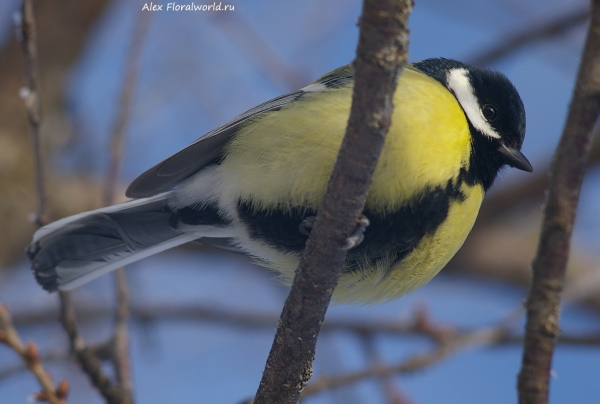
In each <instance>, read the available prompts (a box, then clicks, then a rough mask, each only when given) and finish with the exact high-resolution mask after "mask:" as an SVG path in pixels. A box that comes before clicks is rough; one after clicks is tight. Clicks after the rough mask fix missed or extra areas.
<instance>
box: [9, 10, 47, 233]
mask: <svg viewBox="0 0 600 404" xmlns="http://www.w3.org/2000/svg"><path fill="white" fill-rule="evenodd" d="M31 1H32V0H23V4H22V6H21V14H20V16H19V17H18V18H17V19H16V24H17V35H18V39H19V41H20V42H21V47H22V49H23V55H24V58H25V79H26V86H25V87H23V88H22V89H21V91H20V96H21V98H22V99H23V101H24V102H25V109H26V111H27V118H28V121H29V127H30V130H31V143H32V147H33V159H34V164H35V183H36V189H37V193H36V194H37V208H36V212H35V216H34V218H33V221H34V222H35V223H36V224H37V225H38V226H43V225H44V224H45V223H46V222H47V217H46V194H47V193H46V180H45V175H44V160H43V158H42V152H41V145H40V143H41V142H40V122H41V118H42V103H41V95H40V73H39V61H38V52H37V31H36V26H35V16H34V14H33V4H32V3H31Z"/></svg>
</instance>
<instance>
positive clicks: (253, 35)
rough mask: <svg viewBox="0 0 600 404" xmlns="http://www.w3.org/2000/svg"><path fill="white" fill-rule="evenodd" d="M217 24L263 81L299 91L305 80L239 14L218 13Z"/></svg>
mask: <svg viewBox="0 0 600 404" xmlns="http://www.w3.org/2000/svg"><path fill="white" fill-rule="evenodd" d="M214 20H215V22H216V23H217V24H218V25H219V27H220V28H221V29H222V31H223V32H224V33H225V34H227V36H229V38H230V39H231V41H232V42H233V43H234V44H235V45H237V47H238V49H239V50H240V51H241V52H243V53H245V54H246V55H247V56H248V58H249V59H250V60H251V61H252V62H253V63H254V64H255V65H256V66H257V67H258V69H259V71H260V72H261V73H262V74H263V77H264V78H266V79H267V80H271V81H273V82H274V84H276V85H279V86H282V87H284V88H286V89H288V90H289V89H296V88H300V87H302V86H303V85H304V83H306V77H304V75H303V74H302V73H301V72H299V71H298V70H297V69H295V68H294V67H291V66H290V65H289V64H288V63H285V61H283V59H282V58H281V55H280V54H279V53H278V52H277V51H276V50H275V49H273V47H272V46H271V44H270V43H269V42H267V41H265V40H264V38H262V37H261V35H260V33H259V32H258V31H256V30H255V29H254V28H253V27H252V25H251V24H250V23H249V22H248V21H247V19H245V18H244V17H243V15H241V14H240V13H215V14H214Z"/></svg>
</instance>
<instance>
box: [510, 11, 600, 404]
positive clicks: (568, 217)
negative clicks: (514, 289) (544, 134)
mask: <svg viewBox="0 0 600 404" xmlns="http://www.w3.org/2000/svg"><path fill="white" fill-rule="evenodd" d="M599 71H600V0H594V1H593V2H592V21H591V24H590V28H589V31H588V36H587V40H586V44H585V47H584V51H583V59H582V62H581V66H580V68H579V74H578V77H577V83H576V86H575V92H574V94H573V100H572V102H571V105H570V108H569V114H568V117H567V122H566V124H565V128H564V131H563V135H562V137H561V140H560V142H559V144H558V147H557V149H556V152H555V155H554V159H553V164H552V167H551V170H550V179H549V184H548V195H547V199H546V205H545V210H544V219H543V223H542V233H541V236H540V242H539V245H538V251H537V255H536V257H535V259H534V260H533V264H532V267H533V280H532V285H531V289H530V291H529V296H528V298H527V302H526V307H527V326H526V335H525V344H524V352H523V363H522V367H521V372H520V374H519V382H518V389H519V401H520V403H523V404H524V403H528V404H529V403H531V404H538V403H539V404H542V403H547V402H548V388H549V378H550V369H551V364H552V354H553V352H554V345H555V340H556V337H557V335H558V332H559V327H558V322H559V307H560V299H561V292H562V289H563V283H564V274H565V268H566V263H567V259H568V255H569V247H570V239H571V233H572V230H573V223H574V220H575V214H576V211H577V203H578V201H579V192H580V189H581V182H582V179H583V174H584V170H585V160H586V155H587V151H588V148H589V144H590V137H591V134H592V129H593V127H594V124H595V123H596V122H597V119H598V116H599V115H600V75H599V74H598V72H599Z"/></svg>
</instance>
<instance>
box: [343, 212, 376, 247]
mask: <svg viewBox="0 0 600 404" xmlns="http://www.w3.org/2000/svg"><path fill="white" fill-rule="evenodd" d="M369 224H371V222H370V221H369V219H368V218H367V217H366V216H365V215H360V217H359V218H358V219H357V220H356V229H354V232H353V233H352V235H351V236H350V237H348V238H347V239H346V243H345V244H344V245H343V246H342V250H351V249H353V248H355V247H358V245H360V243H362V241H363V240H364V239H365V230H366V229H367V227H368V226H369Z"/></svg>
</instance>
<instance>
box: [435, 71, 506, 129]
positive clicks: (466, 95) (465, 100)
mask: <svg viewBox="0 0 600 404" xmlns="http://www.w3.org/2000/svg"><path fill="white" fill-rule="evenodd" d="M467 74H468V72H467V69H464V68H460V69H452V70H450V71H449V72H448V75H447V76H446V83H447V85H448V88H449V89H451V90H452V91H453V92H454V95H455V96H456V99H457V100H458V103H459V104H460V105H461V107H462V108H463V110H464V111H465V114H466V115H467V119H469V121H470V122H471V124H472V125H473V126H474V127H475V129H477V130H479V131H480V132H481V133H483V134H484V135H486V136H489V137H493V138H496V139H500V135H499V134H498V133H496V131H495V130H494V129H493V128H492V127H491V126H490V124H489V123H488V122H487V121H486V120H485V118H484V117H483V115H482V114H481V108H480V105H479V102H478V101H477V97H475V94H474V92H473V86H471V82H470V81H469V78H468V76H467Z"/></svg>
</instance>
